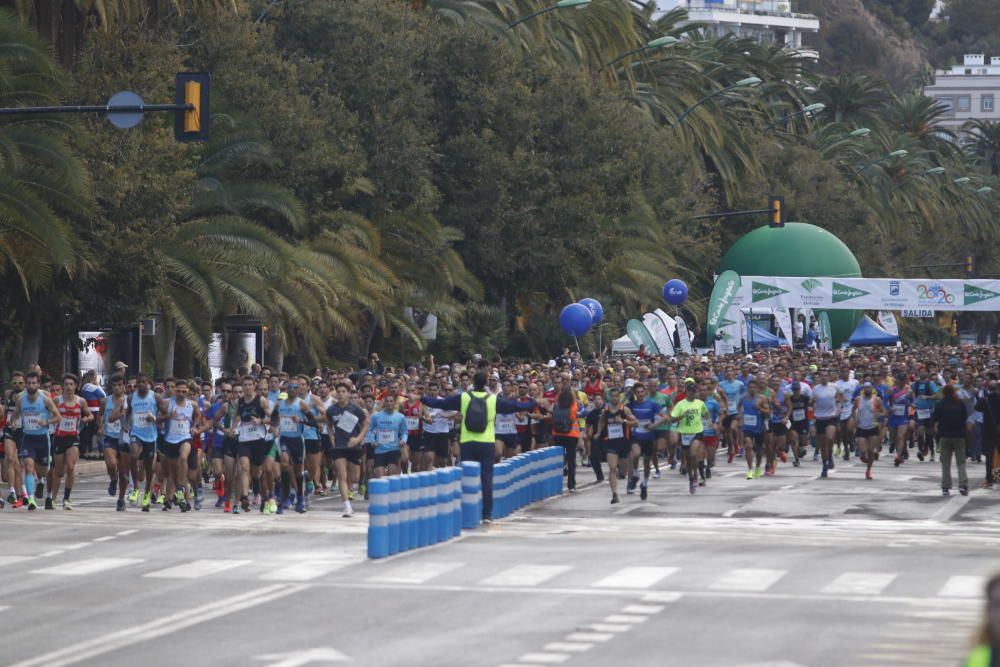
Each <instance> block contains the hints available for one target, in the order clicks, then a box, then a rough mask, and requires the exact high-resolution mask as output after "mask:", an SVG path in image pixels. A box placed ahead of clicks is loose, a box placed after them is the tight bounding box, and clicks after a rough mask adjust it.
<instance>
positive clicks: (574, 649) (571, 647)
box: [545, 642, 594, 653]
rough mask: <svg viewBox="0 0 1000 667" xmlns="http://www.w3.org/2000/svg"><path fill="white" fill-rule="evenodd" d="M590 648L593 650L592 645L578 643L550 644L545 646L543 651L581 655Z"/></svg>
mask: <svg viewBox="0 0 1000 667" xmlns="http://www.w3.org/2000/svg"><path fill="white" fill-rule="evenodd" d="M592 648H594V645H593V644H584V643H579V642H552V643H551V644H546V645H545V650H546V651H552V652H553V653H583V652H584V651H589V650H590V649H592Z"/></svg>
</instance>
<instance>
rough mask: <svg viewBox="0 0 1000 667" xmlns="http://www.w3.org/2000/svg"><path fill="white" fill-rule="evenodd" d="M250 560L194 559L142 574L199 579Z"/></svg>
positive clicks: (250, 561) (164, 577) (145, 575)
mask: <svg viewBox="0 0 1000 667" xmlns="http://www.w3.org/2000/svg"><path fill="white" fill-rule="evenodd" d="M252 562H253V561H252V560H196V561H192V562H190V563H180V564H179V565H174V566H173V567H168V568H166V569H165V570H157V571H156V572H150V573H149V574H144V575H142V576H144V577H151V578H153V579H200V578H201V577H207V576H208V575H210V574H217V573H219V572H225V571H226V570H231V569H233V568H234V567H240V566H241V565H249V564H250V563H252Z"/></svg>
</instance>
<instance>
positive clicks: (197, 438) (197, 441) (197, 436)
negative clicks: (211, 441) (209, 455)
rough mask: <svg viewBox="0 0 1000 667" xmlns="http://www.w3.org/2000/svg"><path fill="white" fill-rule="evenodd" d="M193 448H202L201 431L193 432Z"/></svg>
mask: <svg viewBox="0 0 1000 667" xmlns="http://www.w3.org/2000/svg"><path fill="white" fill-rule="evenodd" d="M191 449H201V433H194V434H192V436H191Z"/></svg>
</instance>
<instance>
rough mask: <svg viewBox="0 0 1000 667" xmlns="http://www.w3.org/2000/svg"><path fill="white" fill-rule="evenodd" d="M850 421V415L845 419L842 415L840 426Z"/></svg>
mask: <svg viewBox="0 0 1000 667" xmlns="http://www.w3.org/2000/svg"><path fill="white" fill-rule="evenodd" d="M850 420H851V416H850V415H847V416H846V417H845V416H844V415H840V425H841V426H843V425H844V424H846V423H847V422H849V421H850Z"/></svg>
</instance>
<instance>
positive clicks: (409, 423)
mask: <svg viewBox="0 0 1000 667" xmlns="http://www.w3.org/2000/svg"><path fill="white" fill-rule="evenodd" d="M419 429H420V417H407V418H406V430H407V431H417V430H419Z"/></svg>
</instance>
